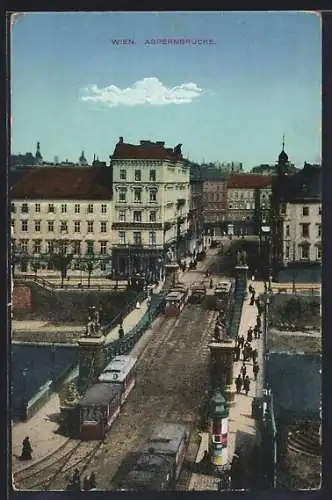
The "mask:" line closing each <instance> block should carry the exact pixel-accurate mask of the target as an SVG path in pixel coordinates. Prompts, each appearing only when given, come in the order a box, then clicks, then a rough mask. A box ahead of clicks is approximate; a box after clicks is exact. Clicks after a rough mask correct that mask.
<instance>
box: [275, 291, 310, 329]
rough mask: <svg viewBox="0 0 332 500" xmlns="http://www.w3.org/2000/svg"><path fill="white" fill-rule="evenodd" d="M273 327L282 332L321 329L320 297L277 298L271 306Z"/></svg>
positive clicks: (294, 296) (293, 296)
mask: <svg viewBox="0 0 332 500" xmlns="http://www.w3.org/2000/svg"><path fill="white" fill-rule="evenodd" d="M270 317H271V323H272V326H273V327H275V328H278V329H280V330H294V331H295V330H304V329H306V328H308V327H310V328H312V329H319V328H320V297H304V296H301V295H291V296H289V295H288V296H282V297H281V296H276V297H274V298H273V300H272V304H271V316H270Z"/></svg>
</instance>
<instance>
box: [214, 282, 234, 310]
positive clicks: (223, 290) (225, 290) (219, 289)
mask: <svg viewBox="0 0 332 500" xmlns="http://www.w3.org/2000/svg"><path fill="white" fill-rule="evenodd" d="M232 296H233V283H232V281H222V282H219V283H218V284H217V286H216V288H215V290H214V303H215V309H216V310H217V311H220V310H221V309H223V310H225V311H226V310H228V308H229V306H230V304H231V301H232Z"/></svg>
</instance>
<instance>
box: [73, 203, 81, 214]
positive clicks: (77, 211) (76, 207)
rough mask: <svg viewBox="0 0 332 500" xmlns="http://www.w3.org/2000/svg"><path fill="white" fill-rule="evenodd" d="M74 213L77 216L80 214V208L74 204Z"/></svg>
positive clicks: (77, 204)
mask: <svg viewBox="0 0 332 500" xmlns="http://www.w3.org/2000/svg"><path fill="white" fill-rule="evenodd" d="M74 211H75V214H79V213H80V211H81V207H80V204H79V203H75V207H74Z"/></svg>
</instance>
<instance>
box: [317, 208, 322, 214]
mask: <svg viewBox="0 0 332 500" xmlns="http://www.w3.org/2000/svg"><path fill="white" fill-rule="evenodd" d="M318 215H322V207H318Z"/></svg>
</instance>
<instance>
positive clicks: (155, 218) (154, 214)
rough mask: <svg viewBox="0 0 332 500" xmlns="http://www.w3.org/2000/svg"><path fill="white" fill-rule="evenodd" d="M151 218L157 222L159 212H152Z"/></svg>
mask: <svg viewBox="0 0 332 500" xmlns="http://www.w3.org/2000/svg"><path fill="white" fill-rule="evenodd" d="M149 220H150V222H156V220H157V212H155V211H153V212H150V217H149Z"/></svg>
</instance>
